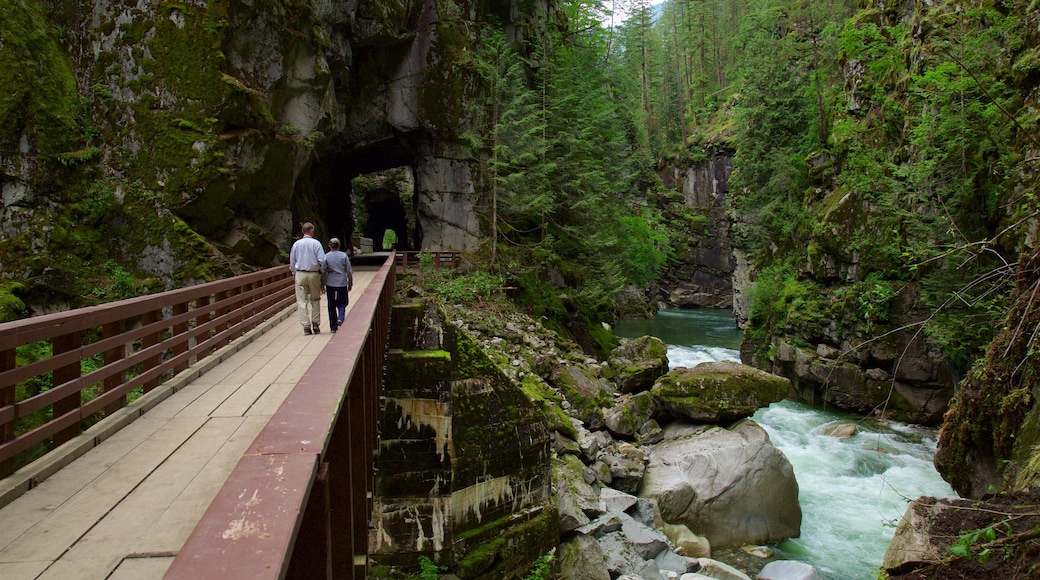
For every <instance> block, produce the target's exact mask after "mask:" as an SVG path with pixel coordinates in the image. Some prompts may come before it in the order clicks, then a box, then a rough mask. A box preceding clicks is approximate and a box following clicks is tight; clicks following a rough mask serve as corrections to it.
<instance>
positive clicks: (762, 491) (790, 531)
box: [639, 421, 802, 548]
mask: <svg viewBox="0 0 1040 580" xmlns="http://www.w3.org/2000/svg"><path fill="white" fill-rule="evenodd" d="M639 496H640V497H644V498H649V499H652V500H654V501H656V503H657V506H658V510H659V512H660V515H661V519H662V520H663V521H664V522H667V523H670V524H684V525H686V527H688V528H689V529H690V530H691V531H693V532H694V533H696V534H698V535H702V536H704V537H706V538H708V541H709V542H710V543H711V546H712V547H713V548H726V547H737V546H742V545H744V544H763V543H772V542H778V541H780V540H783V539H786V538H793V537H797V536H798V535H799V533H800V530H801V522H802V512H801V508H800V507H799V505H798V483H797V482H796V481H795V478H794V470H793V469H792V467H791V464H790V462H788V460H787V458H786V457H785V456H784V454H783V453H781V452H780V450H778V449H777V448H775V447H773V445H772V444H771V443H770V441H769V436H768V435H767V434H766V432H765V430H764V429H762V428H761V427H760V426H759V425H757V424H756V423H754V422H752V421H741V422H740V423H738V424H737V425H735V426H733V427H732V428H730V429H722V428H718V427H706V426H694V425H684V424H672V425H669V426H668V427H666V428H665V439H664V441H662V442H661V443H659V444H658V445H657V446H656V447H655V448H654V449H653V450H652V451H651V453H650V456H649V461H648V465H647V469H646V472H645V474H644V476H643V482H642V487H641V489H640V491H639Z"/></svg>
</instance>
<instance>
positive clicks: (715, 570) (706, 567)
mask: <svg viewBox="0 0 1040 580" xmlns="http://www.w3.org/2000/svg"><path fill="white" fill-rule="evenodd" d="M697 562H698V563H699V564H700V565H701V569H700V570H698V571H697V573H698V574H701V575H702V576H707V577H708V578H715V579H717V580H751V578H749V577H748V575H747V574H745V573H743V572H741V571H740V570H737V569H736V568H734V567H733V566H730V565H729V564H724V563H722V562H719V561H718V560H712V559H711V558H697Z"/></svg>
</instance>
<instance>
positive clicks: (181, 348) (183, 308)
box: [173, 302, 188, 374]
mask: <svg viewBox="0 0 1040 580" xmlns="http://www.w3.org/2000/svg"><path fill="white" fill-rule="evenodd" d="M187 313H188V303H187V302H181V303H179V304H174V305H173V315H174V316H179V315H181V314H187ZM185 332H188V321H187V320H185V321H184V322H180V323H177V324H174V325H173V336H180V335H182V334H184V333H185ZM186 352H188V343H187V342H184V343H181V344H178V345H177V346H175V347H173V356H177V355H179V354H184V353H186ZM186 368H188V361H184V362H182V363H180V364H178V365H176V366H174V367H173V373H174V374H177V373H179V372H181V371H183V370H184V369H186Z"/></svg>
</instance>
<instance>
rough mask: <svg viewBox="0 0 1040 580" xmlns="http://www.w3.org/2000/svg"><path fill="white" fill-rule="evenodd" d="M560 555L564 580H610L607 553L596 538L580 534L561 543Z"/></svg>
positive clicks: (561, 576)
mask: <svg viewBox="0 0 1040 580" xmlns="http://www.w3.org/2000/svg"><path fill="white" fill-rule="evenodd" d="M559 555H560V578H562V579H563V580H610V572H608V571H607V564H606V555H605V554H604V553H603V548H600V546H599V542H597V541H596V540H595V539H594V538H590V537H589V536H585V535H582V534H578V535H576V536H574V537H573V538H571V539H570V540H568V541H566V542H564V543H562V544H560V550H559Z"/></svg>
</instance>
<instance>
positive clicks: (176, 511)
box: [0, 267, 377, 580]
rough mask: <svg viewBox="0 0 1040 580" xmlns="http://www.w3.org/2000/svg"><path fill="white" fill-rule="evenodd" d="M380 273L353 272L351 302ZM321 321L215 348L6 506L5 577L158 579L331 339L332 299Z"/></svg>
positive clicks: (0, 544)
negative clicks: (182, 382) (176, 383)
mask: <svg viewBox="0 0 1040 580" xmlns="http://www.w3.org/2000/svg"><path fill="white" fill-rule="evenodd" d="M376 270H377V268H368V267H357V268H355V270H354V289H353V291H351V293H350V297H351V300H352V301H354V300H355V298H356V297H358V296H360V295H361V293H362V292H364V290H365V287H367V286H368V284H369V282H370V281H371V280H372V278H373V277H374V275H375V273H376ZM352 306H353V304H351V305H349V306H348V307H347V308H348V309H350V308H351V307H352ZM321 318H322V333H321V334H318V335H313V336H307V335H304V334H303V332H302V328H301V327H300V325H299V323H298V322H297V317H296V312H295V308H290V309H288V310H287V311H285V312H284V313H283V314H282V316H281V320H280V321H278V322H275V323H272V324H271V325H270V326H269V328H267V329H266V331H264V330H257V331H254V332H252V333H251V337H252V341H251V342H249V343H248V344H245V345H244V346H241V345H236V346H234V347H233V348H230V349H225V352H224V353H223V354H220V353H218V354H215V355H213V356H215V357H218V358H220V359H222V360H220V362H219V364H216V366H213V362H214V361H212V360H208V361H200V362H199V363H198V364H197V365H195V366H196V367H198V366H200V365H205V366H206V367H207V368H209V367H212V368H211V369H210V370H208V371H207V372H205V374H202V375H201V376H199V377H198V378H196V379H194V380H193V381H191V382H190V383H188V384H187V386H185V387H184V388H182V389H180V390H178V391H177V392H175V393H173V394H172V395H170V396H168V397H167V398H165V399H164V400H162V402H160V403H158V405H156V406H155V407H154V408H152V409H151V410H149V411H148V412H147V413H145V414H144V415H142V416H141V417H140V418H138V419H137V420H135V421H133V422H132V423H130V424H129V425H127V426H126V427H124V428H123V429H121V430H119V431H118V432H117V433H115V434H114V435H112V436H111V437H110V438H107V439H105V440H104V442H103V443H101V444H100V445H98V446H96V447H94V448H93V449H91V450H90V451H88V452H87V453H86V454H84V455H82V456H81V457H79V458H78V459H76V460H74V461H72V462H71V463H69V464H68V465H67V466H65V467H62V468H61V469H60V470H59V471H57V472H56V473H55V474H54V475H51V476H50V477H49V478H47V479H45V480H43V481H42V482H41V483H39V485H37V486H36V487H34V488H32V489H30V490H29V491H27V492H26V493H25V494H24V495H22V496H20V497H18V498H17V499H15V500H14V501H12V502H11V503H10V504H8V505H6V506H5V507H3V508H2V509H0V579H2V580H23V579H36V578H39V579H56V580H69V579H73V578H74V579H77V580H78V579H91V578H98V579H101V578H113V579H134V580H139V579H149V578H161V577H162V576H163V574H164V573H165V572H166V569H167V568H168V567H169V565H170V563H171V562H172V561H173V557H174V556H175V555H176V554H177V552H178V550H180V548H181V546H182V545H183V544H184V542H185V540H187V538H188V536H189V535H190V534H191V531H192V530H193V529H194V527H195V525H196V523H197V522H198V520H199V518H200V517H201V516H202V514H203V513H204V512H205V511H206V508H207V507H208V506H209V504H210V502H211V501H212V499H213V497H214V496H216V494H217V492H218V491H219V490H220V488H221V486H222V485H223V484H224V481H225V480H226V479H227V476H228V474H229V473H230V472H231V470H232V468H234V466H235V464H236V463H238V460H239V458H240V457H241V456H242V453H243V452H244V451H245V450H246V449H247V448H248V447H249V445H250V443H252V442H253V439H254V438H255V437H256V435H257V433H259V432H260V430H261V428H262V427H263V426H264V425H265V424H266V423H267V421H268V419H269V418H270V417H271V414H272V413H274V411H275V410H276V409H277V408H278V407H279V405H281V403H282V401H283V400H284V399H285V396H286V395H287V394H288V393H289V391H291V390H292V388H293V387H294V386H295V385H296V383H297V381H298V380H299V378H300V377H301V376H302V375H303V373H304V371H306V370H307V369H308V368H309V367H310V366H311V364H312V363H313V362H314V361H315V359H316V358H317V356H318V354H319V353H320V352H321V351H322V349H323V348H324V347H325V345H326V344H327V343H328V342H329V340H330V339H331V338H332V337H333V336H334V335H333V334H332V333H330V332H329V325H328V313H327V311H326V310H325V299H324V298H323V299H322V314H321ZM349 331H350V329H349V328H346V329H342V330H341V331H340V332H349ZM240 340H242V339H240ZM246 340H248V338H247V339H246ZM240 346H241V348H239V347H240ZM235 350H237V352H234V353H233V354H229V352H233V351H235ZM212 358H213V357H210V359H212ZM193 368H194V367H193ZM186 372H189V373H190V372H192V369H189V371H186ZM196 372H198V371H197V369H196ZM182 374H183V373H182ZM174 380H176V379H174ZM146 397H147V395H146ZM135 404H136V403H135ZM86 435H88V436H89V432H88V434H86ZM30 468H31V467H30Z"/></svg>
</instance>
